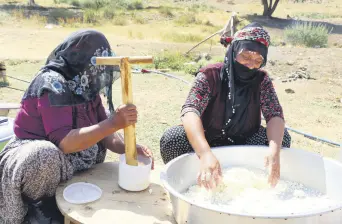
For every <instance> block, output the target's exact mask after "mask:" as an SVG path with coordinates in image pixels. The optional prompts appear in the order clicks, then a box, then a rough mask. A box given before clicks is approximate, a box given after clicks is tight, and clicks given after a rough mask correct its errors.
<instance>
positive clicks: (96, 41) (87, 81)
mask: <svg viewBox="0 0 342 224" xmlns="http://www.w3.org/2000/svg"><path fill="white" fill-rule="evenodd" d="M111 54H112V53H111V49H110V45H109V43H108V41H107V39H106V37H105V36H104V35H103V34H102V33H100V32H97V31H94V30H81V31H77V32H74V33H73V34H71V35H70V36H69V37H68V38H66V40H64V41H63V42H62V43H61V44H60V45H58V46H57V47H56V48H55V49H54V51H53V52H52V53H51V54H50V56H49V57H48V59H47V61H46V65H45V66H44V67H43V68H42V69H41V70H40V71H39V72H38V74H37V76H36V77H35V78H34V80H33V81H32V82H31V84H30V86H29V88H28V90H27V91H26V93H25V95H24V97H23V100H24V99H26V98H34V97H40V96H41V95H42V94H43V92H44V91H48V92H49V95H50V96H49V98H50V101H51V105H52V106H69V105H77V104H82V103H85V102H87V101H90V100H93V99H94V98H95V97H96V95H97V94H99V92H100V91H101V89H103V88H105V87H107V93H106V95H107V99H108V103H109V109H110V110H111V111H113V110H114V108H113V104H112V102H111V97H112V95H111V88H112V87H111V86H112V83H113V81H115V80H116V79H118V78H119V77H120V73H119V71H120V70H119V67H118V66H103V65H102V66H96V65H95V61H96V58H95V57H106V56H110V55H111ZM115 71H116V72H115ZM114 72H115V74H114Z"/></svg>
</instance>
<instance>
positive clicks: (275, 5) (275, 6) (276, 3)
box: [270, 0, 280, 16]
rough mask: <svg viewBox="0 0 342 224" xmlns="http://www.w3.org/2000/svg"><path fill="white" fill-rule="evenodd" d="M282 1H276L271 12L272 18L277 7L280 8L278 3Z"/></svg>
mask: <svg viewBox="0 0 342 224" xmlns="http://www.w3.org/2000/svg"><path fill="white" fill-rule="evenodd" d="M279 1H280V0H276V1H275V3H274V5H273V7H272V9H271V11H270V16H272V14H273V13H274V11H275V10H276V8H277V6H278V3H279Z"/></svg>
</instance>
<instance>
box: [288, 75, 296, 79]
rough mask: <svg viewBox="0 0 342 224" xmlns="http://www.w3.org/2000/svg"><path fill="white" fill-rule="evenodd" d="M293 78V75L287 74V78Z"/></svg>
mask: <svg viewBox="0 0 342 224" xmlns="http://www.w3.org/2000/svg"><path fill="white" fill-rule="evenodd" d="M294 77H295V74H288V75H287V78H290V79H293V78H294Z"/></svg>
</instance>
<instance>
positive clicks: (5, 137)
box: [0, 116, 14, 151]
mask: <svg viewBox="0 0 342 224" xmlns="http://www.w3.org/2000/svg"><path fill="white" fill-rule="evenodd" d="M13 125H14V121H13V119H12V118H8V117H1V116H0V151H1V150H2V149H3V148H4V147H5V145H6V144H7V142H8V141H9V140H10V139H11V138H12V137H13V136H14V131H13Z"/></svg>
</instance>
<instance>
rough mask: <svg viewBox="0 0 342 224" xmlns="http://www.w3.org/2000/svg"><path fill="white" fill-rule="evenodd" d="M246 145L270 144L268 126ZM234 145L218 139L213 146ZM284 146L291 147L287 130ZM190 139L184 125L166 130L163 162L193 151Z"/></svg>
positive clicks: (262, 128)
mask: <svg viewBox="0 0 342 224" xmlns="http://www.w3.org/2000/svg"><path fill="white" fill-rule="evenodd" d="M243 144H244V145H268V139H267V134H266V128H264V127H262V126H261V127H260V129H259V131H258V132H256V133H255V134H254V135H253V136H251V137H250V138H248V139H247V140H246V141H245V142H244V143H243ZM228 145H233V144H232V143H231V142H230V141H222V140H221V141H216V142H213V143H212V144H211V145H210V146H211V147H218V146H228ZM282 146H283V147H285V148H290V147H291V136H290V134H289V133H288V131H287V130H285V133H284V138H283V143H282ZM193 152H194V150H193V148H192V147H191V145H190V143H189V140H188V138H187V136H186V133H185V130H184V127H183V126H174V127H171V128H169V129H167V130H166V131H165V133H164V134H163V136H162V138H161V140H160V154H161V156H162V159H163V162H164V163H165V164H166V163H168V162H169V161H171V160H172V159H174V158H176V157H178V156H180V155H183V154H185V153H193Z"/></svg>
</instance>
